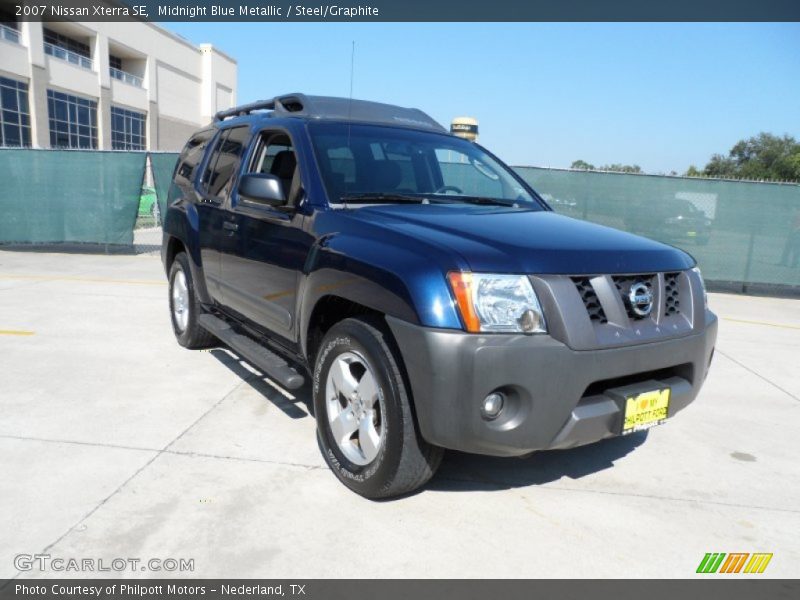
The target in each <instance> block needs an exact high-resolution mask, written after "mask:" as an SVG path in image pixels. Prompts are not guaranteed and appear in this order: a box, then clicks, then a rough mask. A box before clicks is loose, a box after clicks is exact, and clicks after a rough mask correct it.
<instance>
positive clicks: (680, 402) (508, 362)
mask: <svg viewBox="0 0 800 600" xmlns="http://www.w3.org/2000/svg"><path fill="white" fill-rule="evenodd" d="M704 317H705V319H704V321H705V323H704V326H701V327H697V329H699V332H695V333H692V334H689V335H685V336H682V337H678V338H672V339H668V340H665V341H657V342H650V343H642V344H637V345H630V346H621V347H615V348H608V349H599V350H580V351H578V350H572V349H571V348H569V347H568V346H566V345H565V344H563V343H561V342H560V341H557V340H555V339H553V338H552V337H550V336H547V335H533V336H529V335H499V334H468V333H464V332H459V331H452V330H435V329H429V328H424V327H419V326H416V325H413V324H410V323H407V322H405V321H400V320H397V319H394V318H391V317H389V318H387V322H388V324H389V326H390V328H391V330H392V332H393V334H394V336H395V339H396V340H397V343H398V346H399V348H400V351H401V353H402V356H403V360H404V362H405V366H406V370H407V373H408V377H409V383H410V385H411V389H412V392H413V396H414V406H415V409H416V415H417V419H418V422H419V426H420V430H421V433H422V436H423V437H424V438H425V439H426V440H427V441H429V442H430V443H432V444H436V445H438V446H442V447H445V448H450V449H454V450H461V451H464V452H472V453H478V454H488V455H495V456H519V455H524V454H527V453H529V452H532V451H535V450H545V449H551V448H570V447H573V446H579V445H582V444H588V443H591V442H595V441H598V440H601V439H603V438H607V437H613V436H615V435H619V434H620V432H621V430H622V420H623V414H624V406H625V398H626V397H627V396H629V395H631V394H636V393H639V392H646V391H651V390H654V389H659V388H666V387H668V388H670V390H671V397H670V403H669V413H668V417H669V418H672V417H673V416H674V415H675V414H676V413H677V412H678V411H680V410H682V409H683V408H685V407H686V406H687V405H688V404H689V403H690V402H692V400H694V399H695V397H696V396H697V393H698V392H699V390H700V387H701V385H702V383H703V380H704V379H705V376H706V373H707V371H708V366H709V362H710V360H711V356H712V352H713V349H714V343H715V341H716V335H717V319H716V317H715V316H714V315H713V314H712V313H711V312H708V311H706V312H705V315H704ZM698 325H699V324H698ZM495 391H500V392H501V393H503V394H504V397H505V398H506V404H505V407H504V409H503V412H502V413H501V415H500V417H498V418H497V419H495V420H493V421H487V420H485V419H484V418H483V417H482V416H481V412H480V405H481V402H482V400H483V399H484V398H485V397H486V396H487V395H488V394H490V393H492V392H495Z"/></svg>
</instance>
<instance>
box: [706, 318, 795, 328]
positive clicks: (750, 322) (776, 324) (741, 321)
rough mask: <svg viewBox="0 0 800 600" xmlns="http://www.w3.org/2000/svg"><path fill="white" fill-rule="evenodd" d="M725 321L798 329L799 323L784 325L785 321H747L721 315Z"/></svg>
mask: <svg viewBox="0 0 800 600" xmlns="http://www.w3.org/2000/svg"><path fill="white" fill-rule="evenodd" d="M722 318H723V319H724V320H725V321H733V322H734V323H747V324H748V325H765V326H767V327H779V328H781V329H800V325H786V324H785V323H770V322H768V321H748V320H747V319H732V318H731V317H722Z"/></svg>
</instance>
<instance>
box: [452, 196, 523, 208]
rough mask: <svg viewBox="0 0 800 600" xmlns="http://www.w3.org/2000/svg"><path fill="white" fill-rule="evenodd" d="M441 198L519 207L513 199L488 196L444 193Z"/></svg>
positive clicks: (469, 202) (487, 204)
mask: <svg viewBox="0 0 800 600" xmlns="http://www.w3.org/2000/svg"><path fill="white" fill-rule="evenodd" d="M442 198H447V200H449V201H452V202H466V203H468V204H483V205H486V206H513V207H519V204H518V203H517V202H515V201H514V200H505V199H503V198H488V197H486V196H457V195H446V196H442ZM437 199H438V198H437Z"/></svg>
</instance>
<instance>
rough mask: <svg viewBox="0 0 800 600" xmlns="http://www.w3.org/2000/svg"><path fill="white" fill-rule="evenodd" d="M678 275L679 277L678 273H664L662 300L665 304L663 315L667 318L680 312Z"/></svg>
mask: <svg viewBox="0 0 800 600" xmlns="http://www.w3.org/2000/svg"><path fill="white" fill-rule="evenodd" d="M678 275H680V273H664V300H665V302H666V305H665V308H664V314H665V315H666V316H668V317H669V316H671V315H677V314H678V313H679V312H681V301H680V300H679V298H680V291H679V290H678Z"/></svg>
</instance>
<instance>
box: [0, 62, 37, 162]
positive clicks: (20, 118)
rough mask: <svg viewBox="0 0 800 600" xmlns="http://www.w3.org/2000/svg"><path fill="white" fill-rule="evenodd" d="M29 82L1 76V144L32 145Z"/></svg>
mask: <svg viewBox="0 0 800 600" xmlns="http://www.w3.org/2000/svg"><path fill="white" fill-rule="evenodd" d="M30 145H31V115H30V112H29V109H28V84H27V83H22V82H19V81H14V80H13V79H7V78H6V77H0V146H30Z"/></svg>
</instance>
